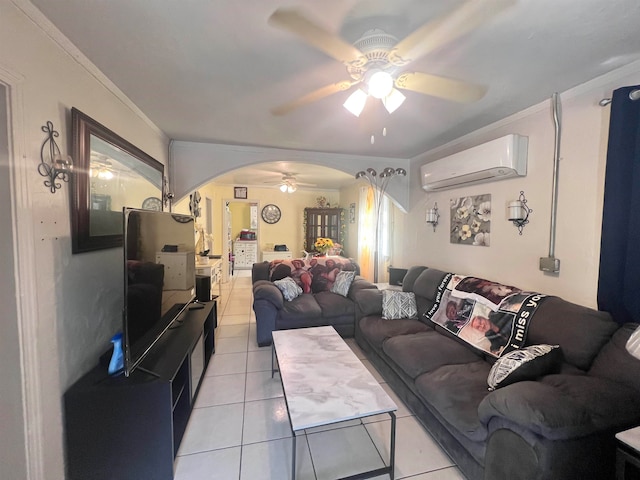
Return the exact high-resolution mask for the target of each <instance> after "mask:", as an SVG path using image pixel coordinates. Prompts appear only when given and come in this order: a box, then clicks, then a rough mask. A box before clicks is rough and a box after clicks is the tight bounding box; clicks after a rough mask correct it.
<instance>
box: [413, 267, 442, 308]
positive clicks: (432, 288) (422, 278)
mask: <svg viewBox="0 0 640 480" xmlns="http://www.w3.org/2000/svg"><path fill="white" fill-rule="evenodd" d="M446 274H447V273H446V272H443V271H441V270H437V269H435V268H428V269H426V270H424V271H423V272H422V273H421V274H420V275H419V276H418V278H416V281H415V282H414V284H413V292H414V293H415V294H416V296H417V297H424V298H426V299H427V300H430V301H431V302H433V301H434V300H435V299H436V294H437V293H438V285H440V283H441V282H442V279H443V278H444V276H445V275H446ZM432 304H433V303H432Z"/></svg>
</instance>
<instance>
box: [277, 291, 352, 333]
mask: <svg viewBox="0 0 640 480" xmlns="http://www.w3.org/2000/svg"><path fill="white" fill-rule="evenodd" d="M332 295H333V294H332ZM340 298H342V297H340ZM321 316H322V310H321V309H320V305H318V302H317V301H316V299H315V298H314V295H300V296H299V297H297V298H295V299H294V300H292V301H291V302H284V306H283V307H282V310H280V318H279V321H285V322H287V327H286V328H291V326H292V325H294V326H301V325H305V326H307V323H308V320H309V319H313V318H320V317H321ZM280 328H282V327H280Z"/></svg>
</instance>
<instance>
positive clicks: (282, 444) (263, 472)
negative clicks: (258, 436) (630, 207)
mask: <svg viewBox="0 0 640 480" xmlns="http://www.w3.org/2000/svg"><path fill="white" fill-rule="evenodd" d="M292 441H293V440H292V439H291V438H284V439H280V440H271V441H269V442H260V443H254V444H251V445H244V446H243V447H242V464H241V467H240V480H281V479H282V480H284V479H289V478H291V451H292V445H291V442H292ZM296 479H297V480H315V479H316V475H315V473H314V471H313V465H312V463H311V455H310V454H309V446H308V445H307V438H306V436H304V435H298V437H297V439H296Z"/></svg>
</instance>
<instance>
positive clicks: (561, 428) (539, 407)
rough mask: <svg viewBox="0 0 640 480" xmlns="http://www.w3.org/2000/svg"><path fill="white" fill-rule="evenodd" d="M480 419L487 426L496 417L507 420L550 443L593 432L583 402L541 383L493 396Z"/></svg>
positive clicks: (485, 402) (510, 387) (480, 412)
mask: <svg viewBox="0 0 640 480" xmlns="http://www.w3.org/2000/svg"><path fill="white" fill-rule="evenodd" d="M573 378H581V377H580V376H574V377H573ZM478 416H479V418H480V421H481V422H483V423H484V424H485V425H486V424H489V422H490V421H491V419H492V418H494V417H498V418H504V419H507V420H509V421H510V422H512V423H515V424H516V425H519V426H521V427H522V428H524V429H528V430H531V431H532V432H534V433H537V434H539V435H542V436H543V437H546V438H549V439H551V440H561V439H566V438H571V437H573V436H583V435H587V434H589V432H591V431H593V426H592V424H591V422H590V420H589V414H588V412H587V411H586V409H585V408H584V406H583V405H581V403H580V402H578V401H576V400H574V399H573V398H572V397H570V396H565V395H564V394H563V393H562V392H561V391H560V390H559V389H557V388H554V387H553V386H552V385H548V384H545V383H542V382H539V381H538V382H533V381H525V382H518V383H514V384H511V385H508V386H506V387H504V388H499V389H497V390H494V391H493V392H490V394H489V395H487V397H486V398H485V399H484V400H483V401H482V403H481V404H480V406H479V407H478Z"/></svg>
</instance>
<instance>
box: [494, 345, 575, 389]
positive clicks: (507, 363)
mask: <svg viewBox="0 0 640 480" xmlns="http://www.w3.org/2000/svg"><path fill="white" fill-rule="evenodd" d="M561 363H562V350H561V349H560V346H559V345H531V346H529V347H525V348H521V349H518V350H514V351H512V352H509V353H507V354H506V355H504V356H503V357H500V358H499V359H498V360H497V361H496V363H494V364H493V366H492V367H491V370H490V371H489V377H488V378H487V383H488V384H489V390H495V389H496V388H500V387H505V386H507V385H511V384H512V383H516V382H522V381H524V380H535V379H537V378H538V377H541V376H543V375H548V374H550V373H554V372H556V371H557V370H558V369H559V368H560V364H561Z"/></svg>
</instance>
